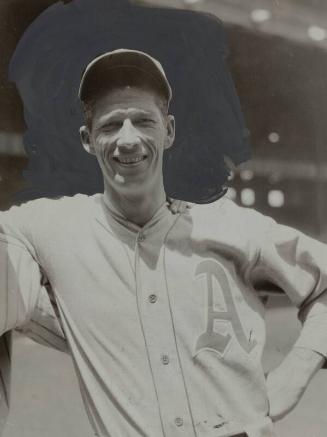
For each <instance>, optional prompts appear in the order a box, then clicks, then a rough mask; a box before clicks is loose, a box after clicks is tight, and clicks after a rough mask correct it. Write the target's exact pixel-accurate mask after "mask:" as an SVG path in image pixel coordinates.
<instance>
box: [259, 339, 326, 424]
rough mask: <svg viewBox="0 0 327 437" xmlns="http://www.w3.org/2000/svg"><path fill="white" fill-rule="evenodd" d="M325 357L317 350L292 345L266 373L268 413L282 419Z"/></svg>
mask: <svg viewBox="0 0 327 437" xmlns="http://www.w3.org/2000/svg"><path fill="white" fill-rule="evenodd" d="M324 361H325V358H324V357H323V356H322V355H320V354H318V353H317V352H314V351H311V350H309V349H304V348H300V347H294V348H293V349H292V350H291V351H290V353H289V354H288V355H287V356H286V358H285V359H284V360H283V361H282V363H281V364H280V365H279V366H278V367H277V368H276V369H274V370H273V371H272V372H270V373H269V374H268V377H267V389H268V398H269V404H270V411H269V415H270V417H271V419H272V420H273V421H277V420H280V419H282V418H283V417H284V416H286V414H288V413H289V412H290V411H291V410H293V408H294V407H295V406H296V405H297V403H298V402H299V400H300V399H301V397H302V395H303V393H304V391H305V389H306V388H307V386H308V384H309V382H310V380H311V378H312V377H313V375H314V374H315V373H316V372H317V371H318V370H319V369H320V368H321V367H322V365H323V363H324Z"/></svg>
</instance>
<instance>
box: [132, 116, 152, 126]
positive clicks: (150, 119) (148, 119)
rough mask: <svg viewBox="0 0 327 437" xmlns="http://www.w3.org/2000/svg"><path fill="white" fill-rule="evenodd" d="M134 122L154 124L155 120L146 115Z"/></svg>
mask: <svg viewBox="0 0 327 437" xmlns="http://www.w3.org/2000/svg"><path fill="white" fill-rule="evenodd" d="M136 123H137V124H143V125H145V124H154V123H155V121H154V120H152V118H146V117H144V118H139V119H138V120H137V121H136Z"/></svg>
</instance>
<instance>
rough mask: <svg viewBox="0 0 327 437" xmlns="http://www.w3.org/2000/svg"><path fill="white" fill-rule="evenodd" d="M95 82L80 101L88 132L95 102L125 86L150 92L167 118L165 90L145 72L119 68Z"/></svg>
mask: <svg viewBox="0 0 327 437" xmlns="http://www.w3.org/2000/svg"><path fill="white" fill-rule="evenodd" d="M97 82H98V83H95V82H94V83H92V84H91V85H90V86H89V89H88V94H87V95H86V96H85V98H84V100H83V101H82V107H83V113H84V118H85V124H86V126H87V127H88V128H89V129H90V130H91V129H92V119H93V115H94V108H95V105H96V102H97V101H98V100H99V99H101V98H102V97H103V96H104V95H105V94H106V93H108V92H109V91H112V90H115V89H124V88H126V87H127V86H131V87H134V88H139V89H142V90H146V91H150V92H152V93H153V95H154V97H155V100H156V103H157V105H158V107H159V109H160V111H161V113H162V115H163V117H164V118H165V117H167V114H168V106H169V103H168V100H167V93H166V90H165V89H164V88H163V87H162V84H161V83H159V82H158V81H157V80H156V79H155V78H154V77H153V76H151V75H150V74H148V73H147V72H145V71H143V70H138V69H137V71H136V69H130V68H126V69H123V68H120V69H119V70H117V74H113V73H112V72H110V77H109V76H108V77H107V80H106V75H105V74H104V76H103V77H102V78H101V80H99V81H97Z"/></svg>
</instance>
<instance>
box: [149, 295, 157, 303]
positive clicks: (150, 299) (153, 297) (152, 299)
mask: <svg viewBox="0 0 327 437" xmlns="http://www.w3.org/2000/svg"><path fill="white" fill-rule="evenodd" d="M157 299H158V298H157V296H156V295H155V294H150V296H149V302H150V303H156V302H157Z"/></svg>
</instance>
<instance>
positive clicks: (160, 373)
mask: <svg viewBox="0 0 327 437" xmlns="http://www.w3.org/2000/svg"><path fill="white" fill-rule="evenodd" d="M140 237H141V240H143V241H144V239H143V238H142V237H144V235H143V234H142V233H141V232H140V233H139V234H138V236H137V243H140ZM149 239H150V240H149V241H150V242H151V244H148V245H147V248H146V250H147V251H146V252H145V255H146V257H148V256H149V252H150V251H153V257H154V259H155V258H156V257H157V256H158V252H157V251H158V250H159V258H158V260H157V263H156V268H155V269H153V268H151V267H150V266H149V265H148V264H147V262H145V259H146V258H143V251H144V250H145V248H144V246H143V245H142V244H137V246H136V253H137V258H138V259H137V262H136V266H137V270H136V275H137V299H138V301H139V311H140V318H141V321H142V326H143V331H144V336H145V340H146V346H147V350H148V354H149V360H150V365H151V368H152V372H153V382H154V386H155V388H156V391H157V394H158V398H159V402H160V405H161V417H162V424H163V430H164V432H165V433H166V434H167V435H172V434H173V432H174V429H175V432H177V429H176V427H177V426H178V427H179V431H178V435H180V437H181V436H183V437H184V436H186V435H187V437H190V436H193V435H194V430H193V427H192V418H191V415H190V411H189V405H188V400H187V393H186V392H185V387H184V382H183V379H182V376H181V370H180V364H179V360H178V357H177V355H176V353H177V351H176V343H175V338H174V332H173V326H172V319H171V313H170V310H169V301H168V299H167V293H165V292H164V291H163V290H162V289H160V290H159V292H160V306H159V307H157V306H153V305H154V303H155V302H157V301H158V296H157V295H156V294H155V293H154V292H153V291H154V290H155V291H158V284H160V286H161V285H162V284H165V270H164V263H163V254H164V252H163V250H162V251H161V250H160V246H161V244H162V242H161V241H160V240H159V239H158V245H155V244H153V243H154V241H156V236H154V237H153V240H154V241H153V240H152V237H151V236H149ZM161 247H162V246H161ZM150 290H151V291H150ZM150 303H151V305H150ZM159 308H160V311H157V310H156V309H159ZM158 355H159V357H158ZM172 395H173V396H174V399H175V405H174V406H173V405H172V403H171V402H170V401H169V399H170V398H171V396H172ZM176 410H177V411H178V412H179V413H180V414H181V417H183V419H182V420H183V427H182V425H176V423H175V414H176Z"/></svg>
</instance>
